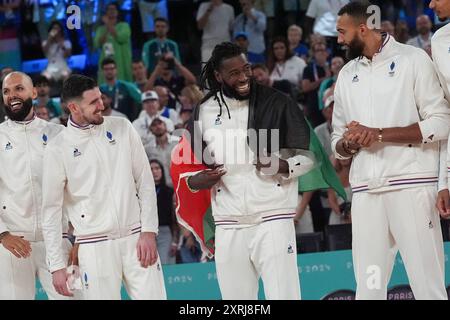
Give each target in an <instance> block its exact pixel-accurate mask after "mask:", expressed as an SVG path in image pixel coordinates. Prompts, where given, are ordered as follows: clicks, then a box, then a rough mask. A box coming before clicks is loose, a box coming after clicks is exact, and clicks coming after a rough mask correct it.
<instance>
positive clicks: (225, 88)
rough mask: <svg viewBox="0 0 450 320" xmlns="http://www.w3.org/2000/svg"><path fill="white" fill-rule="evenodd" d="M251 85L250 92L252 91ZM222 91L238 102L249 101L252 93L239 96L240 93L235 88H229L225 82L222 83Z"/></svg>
mask: <svg viewBox="0 0 450 320" xmlns="http://www.w3.org/2000/svg"><path fill="white" fill-rule="evenodd" d="M251 87H252V86H251V83H250V91H251ZM222 90H223V93H224V94H225V95H226V96H227V97H228V98H233V99H236V100H247V99H249V98H250V91H249V93H248V94H246V95H245V96H242V95H240V94H239V92H237V91H236V90H235V89H234V88H233V87H231V86H229V85H228V84H226V83H225V82H223V83H222Z"/></svg>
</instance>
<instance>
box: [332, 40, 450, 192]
mask: <svg viewBox="0 0 450 320" xmlns="http://www.w3.org/2000/svg"><path fill="white" fill-rule="evenodd" d="M334 97H335V105H334V112H333V121H332V124H333V134H332V149H333V151H334V152H335V155H336V157H337V158H340V159H342V158H345V157H343V156H342V155H340V154H338V153H337V152H336V144H337V142H338V141H339V140H340V139H341V138H342V137H343V134H344V132H345V130H346V125H347V124H348V123H350V122H351V121H352V120H355V121H358V122H360V123H361V124H362V125H365V126H368V127H372V128H392V127H406V126H409V125H412V124H414V123H419V127H420V130H421V133H422V136H423V141H422V143H419V144H399V143H378V142H376V143H374V144H373V145H372V146H371V147H370V148H364V149H361V150H360V151H359V152H358V153H357V154H356V155H355V156H354V158H353V163H352V166H351V169H350V183H351V186H352V191H353V192H354V193H355V192H380V191H386V190H393V189H400V188H408V187H417V186H422V185H436V183H437V182H438V171H439V141H440V140H444V139H447V137H448V134H449V123H450V107H449V105H448V103H447V101H446V100H445V99H444V94H443V92H442V89H441V87H440V85H439V80H438V77H437V75H436V72H435V70H434V67H433V64H432V61H431V59H430V58H429V57H428V55H427V54H426V52H425V51H423V50H422V49H418V48H414V47H412V46H409V45H404V44H401V43H398V42H397V41H395V39H394V38H393V37H391V36H387V37H386V39H385V41H384V43H383V46H382V49H381V51H380V52H379V53H378V54H376V55H375V56H374V57H373V59H372V61H370V60H369V59H367V58H366V57H363V58H358V59H355V60H352V61H350V62H349V63H347V65H345V66H344V68H343V69H342V70H341V72H340V73H339V77H338V80H337V84H336V88H335V92H334Z"/></svg>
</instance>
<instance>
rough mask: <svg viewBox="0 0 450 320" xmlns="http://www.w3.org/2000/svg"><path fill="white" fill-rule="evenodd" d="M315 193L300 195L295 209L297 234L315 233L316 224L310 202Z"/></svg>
mask: <svg viewBox="0 0 450 320" xmlns="http://www.w3.org/2000/svg"><path fill="white" fill-rule="evenodd" d="M312 195H313V192H304V193H302V194H300V193H299V195H298V205H297V208H296V209H295V216H294V224H295V234H297V235H298V234H300V233H311V232H314V224H313V219H312V213H311V209H310V208H309V202H310V201H311V196H312Z"/></svg>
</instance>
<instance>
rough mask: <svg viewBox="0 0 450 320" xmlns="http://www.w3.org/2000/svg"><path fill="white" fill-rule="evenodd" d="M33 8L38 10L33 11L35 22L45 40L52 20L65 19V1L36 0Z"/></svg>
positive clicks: (42, 38)
mask: <svg viewBox="0 0 450 320" xmlns="http://www.w3.org/2000/svg"><path fill="white" fill-rule="evenodd" d="M23 2H25V1H23ZM27 2H29V1H27ZM33 9H34V10H36V11H37V12H33V22H36V23H37V27H38V31H39V36H40V38H41V40H45V39H47V36H48V27H49V26H50V23H51V21H53V20H59V21H61V22H62V21H63V20H64V16H65V11H66V5H65V3H64V1H53V0H40V1H35V7H34V8H33Z"/></svg>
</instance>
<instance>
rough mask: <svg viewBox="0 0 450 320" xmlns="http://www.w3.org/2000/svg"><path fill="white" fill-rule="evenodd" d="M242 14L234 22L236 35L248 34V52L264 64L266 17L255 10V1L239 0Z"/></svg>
mask: <svg viewBox="0 0 450 320" xmlns="http://www.w3.org/2000/svg"><path fill="white" fill-rule="evenodd" d="M239 3H240V4H241V8H242V13H241V14H240V15H238V16H237V17H236V19H235V20H234V22H233V31H234V34H237V33H238V32H246V33H247V34H248V41H249V46H248V50H247V52H248V53H249V54H251V56H252V58H253V60H255V61H256V62H264V51H265V50H266V46H265V44H264V31H265V30H266V16H265V15H264V13H262V12H261V11H258V10H256V9H255V8H253V0H239Z"/></svg>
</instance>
